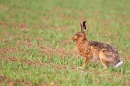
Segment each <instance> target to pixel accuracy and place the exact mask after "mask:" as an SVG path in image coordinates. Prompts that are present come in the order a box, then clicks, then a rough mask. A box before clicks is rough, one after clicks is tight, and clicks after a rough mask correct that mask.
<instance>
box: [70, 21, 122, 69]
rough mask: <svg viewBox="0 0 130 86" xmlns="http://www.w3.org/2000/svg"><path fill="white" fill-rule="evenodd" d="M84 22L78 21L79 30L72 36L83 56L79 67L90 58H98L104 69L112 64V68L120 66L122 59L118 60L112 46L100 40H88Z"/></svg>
mask: <svg viewBox="0 0 130 86" xmlns="http://www.w3.org/2000/svg"><path fill="white" fill-rule="evenodd" d="M85 23H86V21H84V22H83V23H80V26H81V32H78V33H76V34H75V35H74V36H73V38H72V40H73V41H74V42H76V46H77V49H78V53H79V54H80V55H81V56H83V57H85V61H84V63H83V64H82V66H81V67H80V68H82V67H83V66H85V64H86V63H87V62H88V61H89V60H91V59H95V60H100V61H101V62H102V64H103V66H104V69H107V68H108V66H113V67H114V68H117V67H118V66H120V65H121V64H122V63H123V61H121V60H120V57H119V54H118V51H117V50H116V49H115V48H114V47H112V46H110V45H108V44H104V43H101V42H95V41H90V40H89V39H88V38H87V37H86V33H85V31H86V25H85Z"/></svg>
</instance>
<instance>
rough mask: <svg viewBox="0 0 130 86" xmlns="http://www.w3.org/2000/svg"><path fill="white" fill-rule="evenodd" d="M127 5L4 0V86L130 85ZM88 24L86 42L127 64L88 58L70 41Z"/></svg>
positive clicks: (98, 0)
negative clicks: (104, 63)
mask: <svg viewBox="0 0 130 86" xmlns="http://www.w3.org/2000/svg"><path fill="white" fill-rule="evenodd" d="M129 4H130V1H129V0H114V1H113V0H109V1H103V0H95V1H94V0H93V1H92V0H91V1H90V0H79V1H77V0H71V1H70V0H64V1H61V0H55V1H52V0H22V1H21V0H1V1H0V85H1V86H5V85H6V86H24V85H27V86H129V85H130V66H129V65H130V54H129V52H130V10H129V8H130V5H129ZM84 20H86V22H87V31H86V34H87V37H88V38H89V39H90V40H94V41H99V42H103V43H107V44H110V45H112V46H114V47H115V48H116V49H117V50H118V52H119V54H120V58H121V60H123V62H124V63H123V65H122V66H120V67H119V68H117V69H113V68H111V67H109V69H108V70H103V66H102V64H101V63H100V62H89V63H88V64H87V65H86V67H85V68H83V69H78V67H79V66H81V64H82V63H83V60H84V58H83V57H81V56H80V55H79V54H78V53H77V49H76V45H75V43H74V42H73V41H72V40H71V39H72V36H73V35H74V34H75V33H76V32H78V31H80V25H79V23H80V22H82V21H84Z"/></svg>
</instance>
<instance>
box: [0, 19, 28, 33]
mask: <svg viewBox="0 0 130 86" xmlns="http://www.w3.org/2000/svg"><path fill="white" fill-rule="evenodd" d="M0 26H2V27H3V28H9V27H19V28H20V29H21V30H25V31H28V29H29V26H28V25H27V24H26V23H7V22H5V21H0Z"/></svg>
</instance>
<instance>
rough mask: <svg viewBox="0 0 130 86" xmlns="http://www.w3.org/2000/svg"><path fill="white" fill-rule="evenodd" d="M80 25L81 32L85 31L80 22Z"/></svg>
mask: <svg viewBox="0 0 130 86" xmlns="http://www.w3.org/2000/svg"><path fill="white" fill-rule="evenodd" d="M80 27H81V32H84V30H83V25H82V23H80Z"/></svg>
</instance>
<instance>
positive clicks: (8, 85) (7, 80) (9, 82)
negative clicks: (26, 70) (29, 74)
mask: <svg viewBox="0 0 130 86" xmlns="http://www.w3.org/2000/svg"><path fill="white" fill-rule="evenodd" d="M3 82H5V85H6V86H14V85H19V83H22V84H23V85H26V86H33V84H32V83H31V81H27V82H25V81H24V79H17V80H14V79H11V78H7V77H6V76H3V75H0V84H1V83H3Z"/></svg>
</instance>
